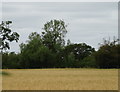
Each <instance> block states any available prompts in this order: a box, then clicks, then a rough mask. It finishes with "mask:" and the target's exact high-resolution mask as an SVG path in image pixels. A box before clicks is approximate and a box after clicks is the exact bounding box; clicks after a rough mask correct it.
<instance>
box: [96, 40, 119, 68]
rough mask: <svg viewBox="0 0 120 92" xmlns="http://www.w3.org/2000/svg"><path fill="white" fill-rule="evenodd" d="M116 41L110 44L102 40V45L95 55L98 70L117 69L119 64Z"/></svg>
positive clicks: (108, 41)
mask: <svg viewBox="0 0 120 92" xmlns="http://www.w3.org/2000/svg"><path fill="white" fill-rule="evenodd" d="M118 41H119V40H118V39H116V40H115V39H114V41H112V42H110V40H104V43H103V44H102V45H101V46H100V48H99V50H98V51H97V52H96V54H95V59H96V62H97V64H98V66H99V68H119V67H120V62H119V61H118V60H119V57H120V44H119V43H118Z"/></svg>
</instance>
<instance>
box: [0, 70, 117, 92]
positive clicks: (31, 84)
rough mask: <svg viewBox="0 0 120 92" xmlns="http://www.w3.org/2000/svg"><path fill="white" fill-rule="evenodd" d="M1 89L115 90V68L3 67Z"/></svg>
mask: <svg viewBox="0 0 120 92" xmlns="http://www.w3.org/2000/svg"><path fill="white" fill-rule="evenodd" d="M3 72H6V73H8V74H6V75H3V76H2V89H3V90H117V89H118V70H117V69H67V68H66V69H3ZM0 77H1V75H0Z"/></svg>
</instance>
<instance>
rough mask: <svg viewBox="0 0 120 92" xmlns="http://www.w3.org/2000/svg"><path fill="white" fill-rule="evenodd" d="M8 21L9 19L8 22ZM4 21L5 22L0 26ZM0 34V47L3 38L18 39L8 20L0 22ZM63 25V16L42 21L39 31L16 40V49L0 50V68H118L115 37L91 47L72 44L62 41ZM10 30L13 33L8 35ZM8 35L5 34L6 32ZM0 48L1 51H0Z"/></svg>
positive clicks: (117, 47)
mask: <svg viewBox="0 0 120 92" xmlns="http://www.w3.org/2000/svg"><path fill="white" fill-rule="evenodd" d="M10 23H11V22H10ZM3 24H4V25H7V26H3ZM3 24H2V25H1V26H0V27H1V28H2V30H1V32H0V35H1V39H2V43H3V44H1V46H0V47H1V49H2V50H3V49H6V48H8V49H9V44H8V42H7V45H5V40H7V41H14V40H15V41H18V40H19V34H18V33H16V32H14V33H11V35H10V32H11V30H10V28H9V26H8V25H9V24H6V22H5V23H3ZM66 28H67V25H66V24H65V22H64V21H63V20H51V21H48V22H47V23H46V24H44V28H43V32H41V34H38V33H37V32H32V33H31V34H30V35H29V37H28V40H27V42H26V43H21V44H20V53H17V54H16V53H15V52H10V53H8V52H2V68H3V69H35V68H119V67H120V62H119V61H118V60H119V57H120V44H119V43H118V42H119V40H118V39H114V40H113V41H112V42H110V40H104V43H103V44H102V45H101V46H100V48H99V49H98V50H97V51H95V49H94V48H93V47H91V46H90V45H87V44H86V43H79V44H74V43H71V42H70V40H68V41H67V45H65V43H66V42H65V40H64V38H65V36H66V34H67V29H66ZM8 31H10V32H8ZM4 32H6V33H4ZM12 34H13V35H12ZM8 35H9V36H8ZM3 38H4V39H3ZM10 39H11V40H10ZM2 50H1V51H2Z"/></svg>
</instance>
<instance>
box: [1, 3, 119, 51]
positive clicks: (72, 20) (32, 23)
mask: <svg viewBox="0 0 120 92" xmlns="http://www.w3.org/2000/svg"><path fill="white" fill-rule="evenodd" d="M53 19H62V20H64V21H65V23H66V24H67V25H68V27H67V31H68V33H67V35H66V37H65V40H67V39H70V40H71V42H72V43H86V44H88V45H90V46H92V47H94V48H95V49H96V50H97V49H98V48H99V46H100V45H99V43H102V42H103V38H105V39H109V37H110V38H111V40H112V39H113V37H114V36H116V37H118V3H117V2H74V3H73V2H56V3H55V2H3V3H2V20H3V21H7V20H11V21H12V22H13V23H12V25H11V26H10V27H11V29H12V31H16V32H18V33H19V34H20V40H19V42H18V43H15V42H12V43H11V44H10V47H11V49H10V50H9V51H14V52H20V48H19V44H21V43H25V42H26V41H27V40H28V36H29V34H30V33H31V32H38V33H40V34H41V32H42V31H44V30H42V28H43V26H44V24H45V23H46V22H48V21H50V20H53Z"/></svg>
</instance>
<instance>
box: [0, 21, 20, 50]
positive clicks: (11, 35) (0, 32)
mask: <svg viewBox="0 0 120 92" xmlns="http://www.w3.org/2000/svg"><path fill="white" fill-rule="evenodd" d="M11 23H12V21H2V23H1V24H0V40H1V44H0V50H1V51H2V50H6V49H10V47H9V42H12V41H16V42H18V40H19V34H18V33H17V32H12V31H11V29H10V26H9V25H10V24H11Z"/></svg>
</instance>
